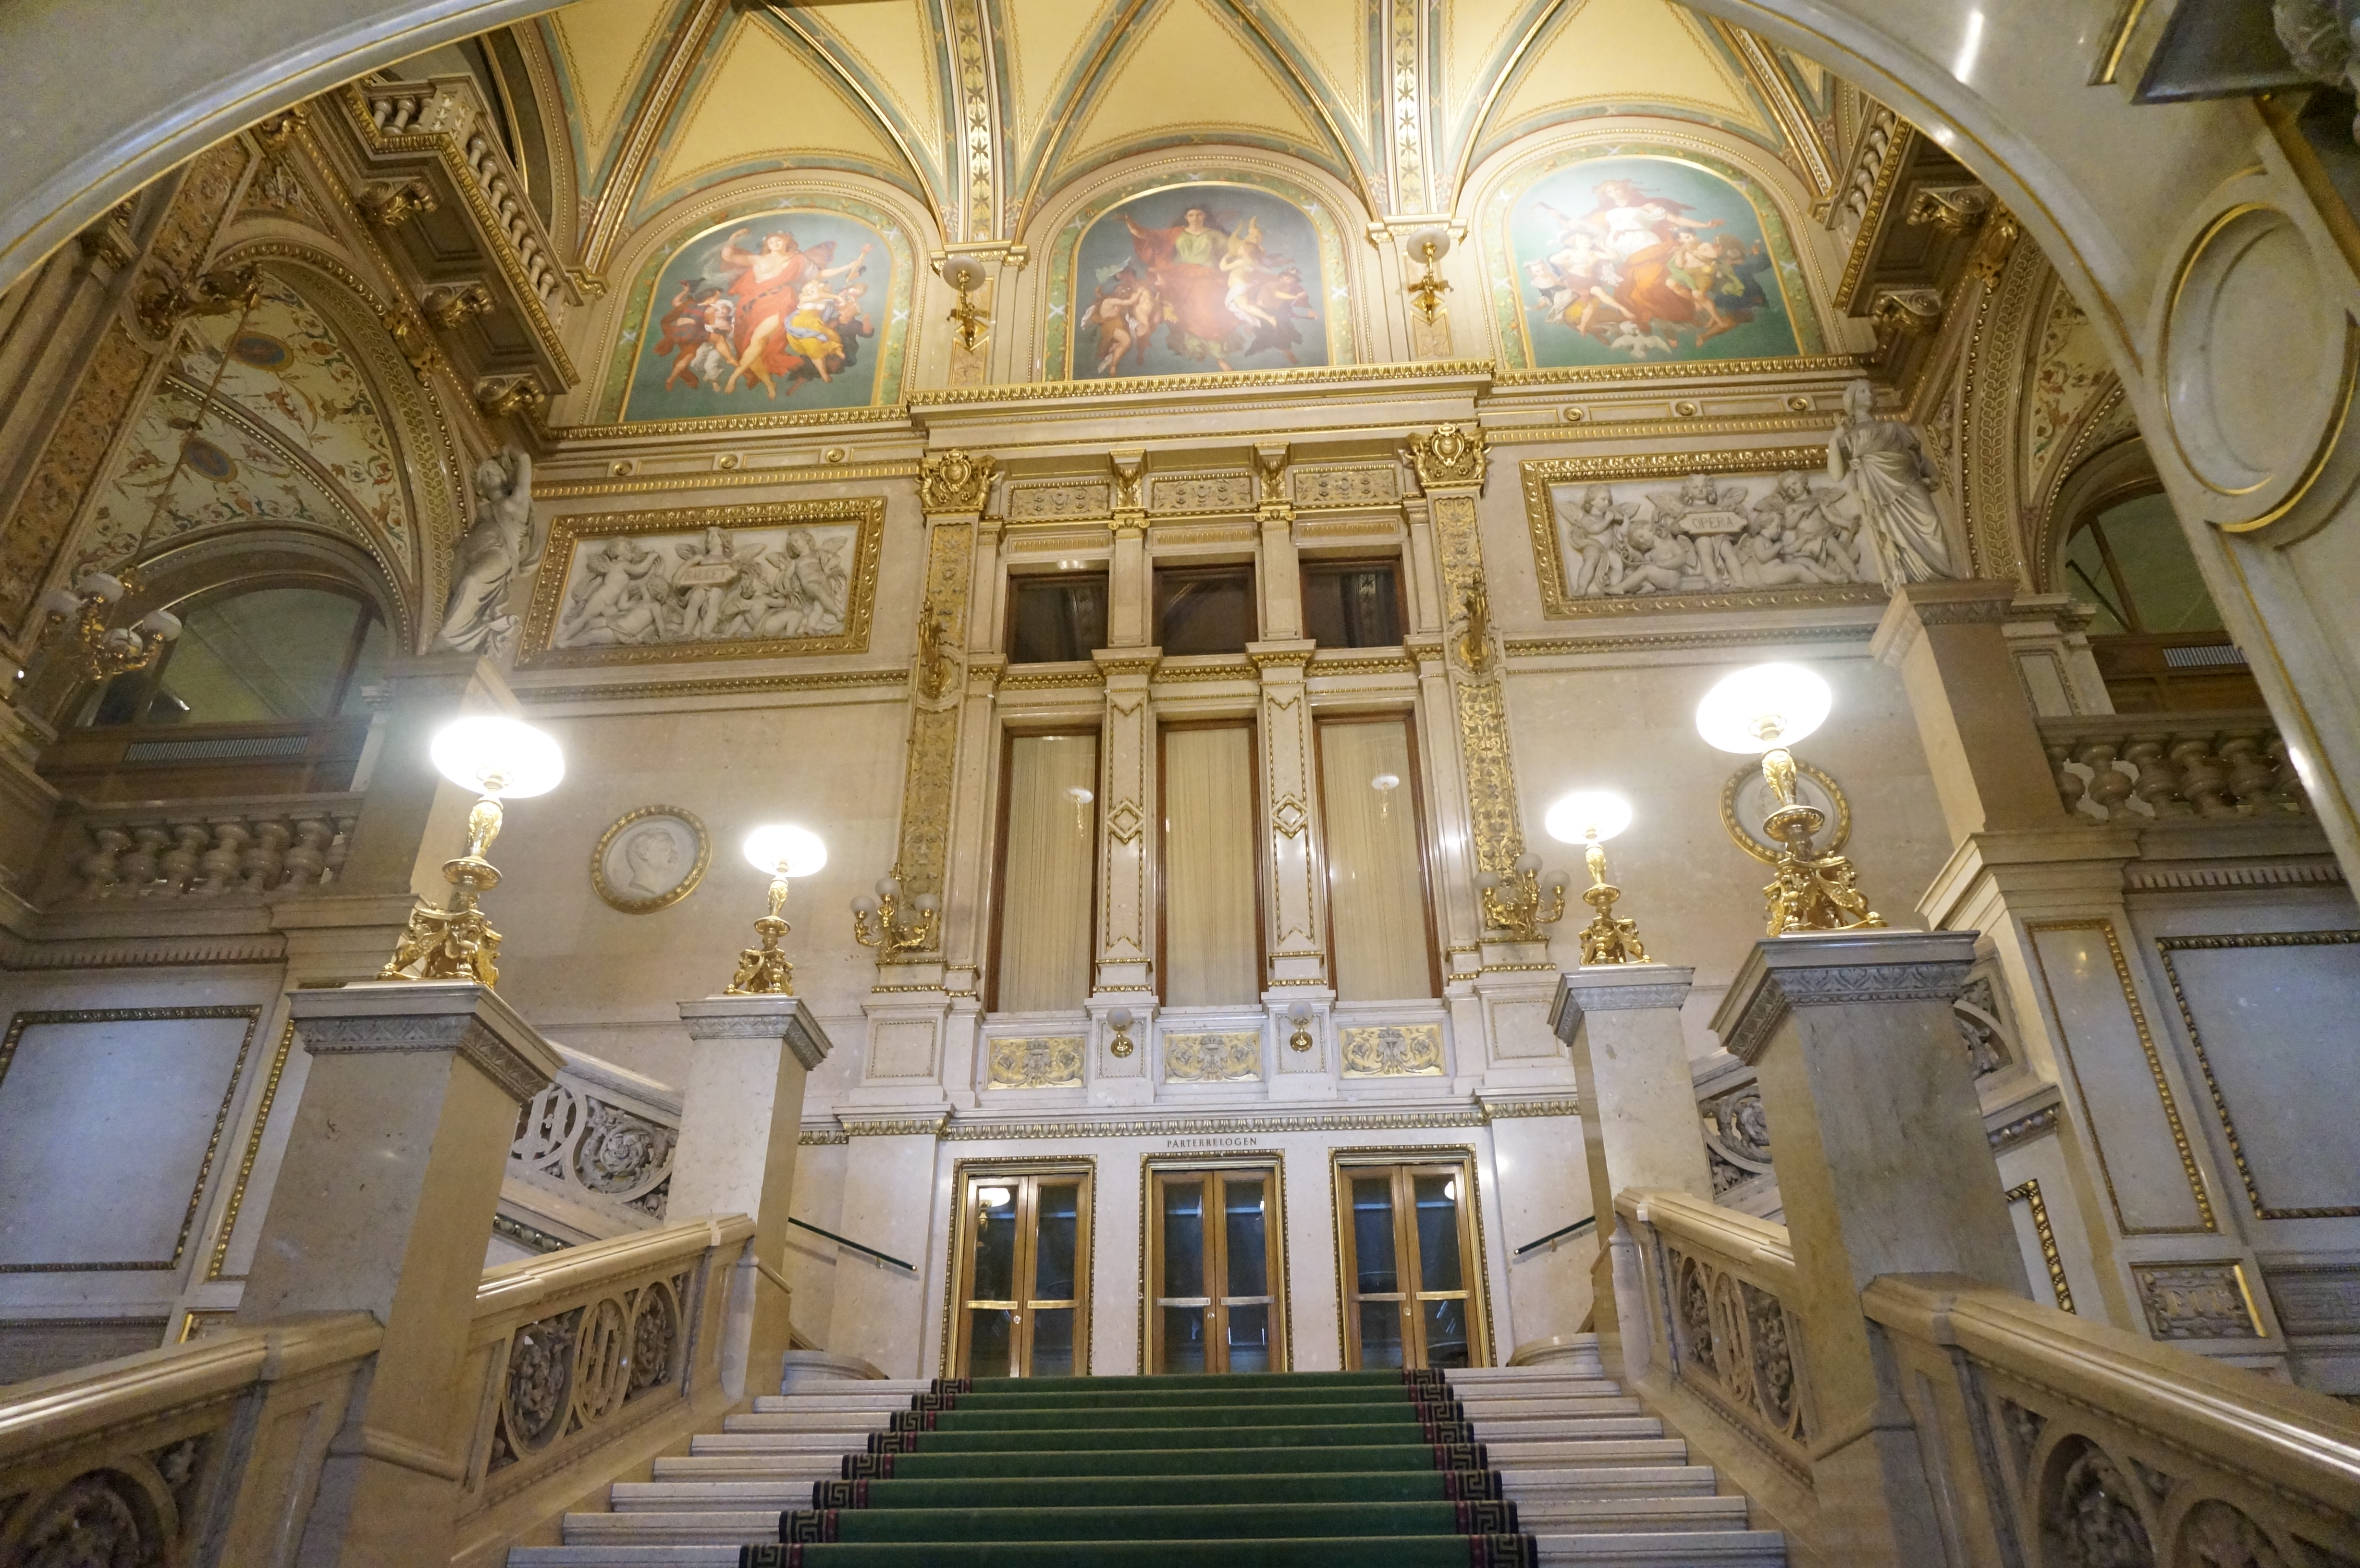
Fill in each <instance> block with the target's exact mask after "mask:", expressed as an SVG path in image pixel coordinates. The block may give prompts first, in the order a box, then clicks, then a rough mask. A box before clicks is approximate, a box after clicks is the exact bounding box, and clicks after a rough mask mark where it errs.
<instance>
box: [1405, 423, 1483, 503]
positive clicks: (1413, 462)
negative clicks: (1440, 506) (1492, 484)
mask: <svg viewBox="0 0 2360 1568" xmlns="http://www.w3.org/2000/svg"><path fill="white" fill-rule="evenodd" d="M1404 455H1405V456H1406V457H1407V459H1408V461H1409V464H1410V466H1411V468H1412V469H1414V470H1415V472H1416V474H1417V487H1418V488H1419V489H1420V490H1422V491H1424V492H1425V493H1426V494H1427V495H1433V494H1434V493H1435V492H1436V491H1437V489H1441V490H1470V489H1471V490H1475V491H1478V492H1480V491H1481V489H1482V488H1483V481H1484V476H1485V474H1487V473H1488V472H1489V470H1490V467H1491V438H1490V437H1488V436H1486V435H1485V434H1484V433H1483V427H1482V426H1480V425H1465V426H1460V425H1437V426H1435V427H1434V430H1433V432H1432V433H1431V434H1428V435H1423V436H1412V437H1410V438H1409V445H1408V447H1407V448H1405V449H1404Z"/></svg>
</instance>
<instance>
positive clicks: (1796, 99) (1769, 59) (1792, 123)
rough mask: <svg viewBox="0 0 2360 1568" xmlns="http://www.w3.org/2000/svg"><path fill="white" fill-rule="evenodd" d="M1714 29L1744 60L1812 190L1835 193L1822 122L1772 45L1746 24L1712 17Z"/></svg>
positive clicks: (1816, 193)
mask: <svg viewBox="0 0 2360 1568" xmlns="http://www.w3.org/2000/svg"><path fill="white" fill-rule="evenodd" d="M1710 23H1711V27H1712V29H1713V31H1715V32H1717V33H1719V34H1720V35H1721V40H1722V41H1723V42H1724V43H1726V44H1728V45H1729V47H1730V49H1732V51H1733V52H1734V53H1735V54H1736V56H1737V58H1738V59H1739V60H1742V61H1743V63H1744V66H1745V74H1746V75H1747V76H1748V77H1749V78H1751V79H1752V80H1753V82H1754V90H1755V91H1757V92H1759V93H1761V94H1762V97H1763V100H1764V102H1765V103H1768V104H1769V105H1770V114H1771V116H1772V118H1773V119H1775V121H1776V122H1777V125H1778V131H1779V134H1780V136H1783V137H1784V138H1785V139H1786V145H1787V147H1791V148H1793V149H1794V153H1795V158H1796V161H1797V163H1799V164H1801V165H1802V172H1803V174H1804V176H1805V177H1806V178H1807V179H1808V180H1810V182H1811V192H1812V194H1813V195H1814V196H1815V197H1817V198H1818V199H1819V201H1828V200H1829V199H1830V198H1831V197H1833V196H1834V195H1835V193H1836V170H1835V167H1834V163H1833V160H1832V159H1831V158H1830V156H1829V152H1828V147H1827V144H1826V143H1825V142H1824V141H1822V140H1820V139H1819V122H1817V121H1816V120H1814V119H1812V118H1811V115H1810V112H1809V111H1808V109H1806V108H1804V106H1803V100H1802V98H1801V96H1800V95H1799V94H1798V93H1796V91H1795V84H1794V83H1793V82H1790V81H1788V80H1787V79H1786V72H1785V71H1782V70H1781V69H1779V66H1778V62H1777V60H1776V59H1775V58H1774V56H1773V55H1772V53H1771V49H1770V46H1769V45H1768V44H1766V43H1765V42H1764V41H1763V40H1762V39H1761V38H1757V37H1755V36H1754V34H1752V33H1749V32H1747V31H1746V30H1745V29H1744V28H1743V27H1736V26H1734V25H1732V24H1731V23H1729V22H1725V21H1723V20H1721V18H1720V17H1718V16H1714V17H1711V18H1710Z"/></svg>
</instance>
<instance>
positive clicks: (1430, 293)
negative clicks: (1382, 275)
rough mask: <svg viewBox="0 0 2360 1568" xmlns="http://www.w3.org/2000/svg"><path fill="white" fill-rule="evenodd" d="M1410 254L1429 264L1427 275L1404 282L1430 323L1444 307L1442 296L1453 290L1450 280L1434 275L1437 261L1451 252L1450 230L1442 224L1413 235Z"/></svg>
mask: <svg viewBox="0 0 2360 1568" xmlns="http://www.w3.org/2000/svg"><path fill="white" fill-rule="evenodd" d="M1408 246H1409V254H1410V255H1412V256H1415V257H1416V258H1417V259H1418V260H1419V261H1420V262H1422V263H1424V264H1425V267H1426V275H1425V276H1424V277H1422V278H1416V279H1415V280H1414V281H1412V282H1410V283H1408V284H1406V285H1404V287H1405V288H1406V289H1408V292H1409V298H1410V302H1411V303H1412V304H1414V305H1415V306H1416V307H1417V313H1418V314H1419V315H1421V316H1423V317H1425V318H1426V321H1427V323H1428V324H1429V325H1431V324H1432V322H1433V321H1434V318H1435V316H1436V314H1437V312H1439V311H1440V310H1441V309H1442V297H1443V296H1444V295H1445V294H1448V293H1449V292H1450V284H1449V281H1448V279H1446V278H1437V277H1436V276H1435V275H1434V264H1435V263H1436V262H1437V261H1440V260H1441V259H1442V258H1443V257H1444V256H1448V254H1449V253H1450V231H1449V230H1448V229H1445V228H1440V227H1431V228H1424V229H1420V230H1418V231H1417V233H1415V234H1412V235H1410V236H1409V240H1408Z"/></svg>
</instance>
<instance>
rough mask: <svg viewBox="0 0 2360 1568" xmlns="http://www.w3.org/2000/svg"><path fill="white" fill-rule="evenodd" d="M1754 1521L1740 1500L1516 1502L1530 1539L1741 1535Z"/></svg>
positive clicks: (1568, 1499)
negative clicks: (1639, 1533)
mask: <svg viewBox="0 0 2360 1568" xmlns="http://www.w3.org/2000/svg"><path fill="white" fill-rule="evenodd" d="M1751 1518H1752V1516H1751V1515H1750V1514H1749V1513H1748V1512H1747V1505H1746V1501H1745V1499H1744V1498H1743V1497H1709V1496H1708V1497H1611V1496H1609V1497H1580V1498H1573V1497H1550V1498H1547V1499H1546V1500H1543V1501H1536V1502H1526V1501H1525V1500H1524V1499H1523V1498H1521V1497H1519V1498H1518V1499H1516V1523H1517V1524H1519V1525H1520V1526H1522V1527H1523V1529H1524V1533H1525V1534H1527V1535H1593V1534H1601V1533H1603V1534H1618V1533H1631V1532H1636V1531H1641V1530H1644V1531H1646V1532H1648V1533H1650V1534H1655V1533H1660V1532H1666V1531H1688V1532H1691V1533H1693V1532H1696V1531H1712V1530H1743V1529H1744V1528H1745V1527H1746V1524H1747V1523H1748V1522H1749V1520H1750V1519H1751Z"/></svg>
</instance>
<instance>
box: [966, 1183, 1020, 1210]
mask: <svg viewBox="0 0 2360 1568" xmlns="http://www.w3.org/2000/svg"><path fill="white" fill-rule="evenodd" d="M1012 1196H1014V1194H1013V1193H1011V1192H1009V1190H1008V1189H1007V1188H1005V1187H978V1188H977V1189H976V1190H975V1201H976V1202H977V1203H981V1204H982V1205H983V1206H984V1207H985V1208H987V1209H1004V1208H1006V1207H1007V1206H1008V1200H1009V1199H1010V1198H1011V1197H1012Z"/></svg>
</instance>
